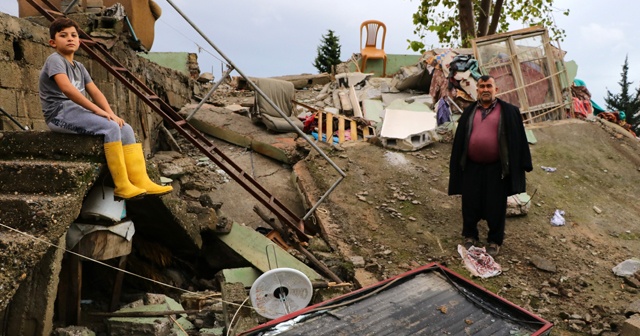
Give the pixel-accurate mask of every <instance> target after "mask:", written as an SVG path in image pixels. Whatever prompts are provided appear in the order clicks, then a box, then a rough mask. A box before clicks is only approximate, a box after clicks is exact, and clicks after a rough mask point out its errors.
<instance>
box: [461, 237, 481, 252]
mask: <svg viewBox="0 0 640 336" xmlns="http://www.w3.org/2000/svg"><path fill="white" fill-rule="evenodd" d="M463 246H464V248H465V250H467V251H468V250H469V249H470V248H471V246H478V241H476V240H475V239H473V238H465V239H464V244H463Z"/></svg>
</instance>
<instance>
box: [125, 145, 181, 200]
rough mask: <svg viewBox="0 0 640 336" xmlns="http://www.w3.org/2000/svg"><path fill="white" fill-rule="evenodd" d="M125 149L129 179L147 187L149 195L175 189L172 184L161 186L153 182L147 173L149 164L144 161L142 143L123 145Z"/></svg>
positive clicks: (139, 186) (138, 185)
mask: <svg viewBox="0 0 640 336" xmlns="http://www.w3.org/2000/svg"><path fill="white" fill-rule="evenodd" d="M122 148H123V150H124V162H125V163H126V166H127V174H129V181H131V183H133V185H135V186H136V187H138V188H142V189H145V190H146V191H147V194H149V195H164V194H166V193H169V192H171V190H173V187H172V186H161V185H157V184H155V183H153V181H151V179H150V178H149V175H147V166H146V165H145V162H144V152H143V151H142V144H140V143H134V144H130V145H125V146H122Z"/></svg>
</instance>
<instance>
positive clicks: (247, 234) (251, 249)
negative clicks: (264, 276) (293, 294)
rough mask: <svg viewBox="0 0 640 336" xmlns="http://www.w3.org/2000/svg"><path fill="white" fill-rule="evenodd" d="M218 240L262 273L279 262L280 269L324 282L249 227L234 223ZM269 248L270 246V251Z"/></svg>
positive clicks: (302, 264)
mask: <svg viewBox="0 0 640 336" xmlns="http://www.w3.org/2000/svg"><path fill="white" fill-rule="evenodd" d="M218 239H220V240H221V241H222V242H223V243H225V244H226V245H227V246H229V247H230V248H231V249H233V250H234V251H236V252H237V253H238V254H240V255H241V256H242V257H243V258H244V259H246V260H247V261H248V262H250V263H251V264H252V265H253V266H255V268H257V269H258V270H260V271H262V272H266V271H269V270H271V269H274V268H276V262H277V265H278V267H288V268H293V269H297V270H298V271H300V272H302V273H304V275H306V276H307V277H308V278H309V280H311V281H321V280H324V278H323V277H322V276H321V275H320V274H318V273H317V272H316V271H314V270H313V269H311V268H310V267H309V266H307V265H305V264H304V263H302V262H301V261H299V260H298V259H296V258H294V257H293V256H292V255H290V254H289V253H287V251H285V250H283V249H282V248H280V247H279V246H277V245H275V244H274V243H273V242H272V241H271V240H269V239H268V238H267V237H265V236H263V235H261V234H260V233H258V232H256V231H255V230H253V229H251V228H249V227H246V226H243V225H240V224H237V223H234V224H233V226H232V228H231V232H229V233H228V234H223V235H218ZM267 246H269V248H268V249H267ZM271 246H273V249H271ZM267 253H270V255H269V258H270V259H269V258H268V257H267ZM269 262H271V265H269Z"/></svg>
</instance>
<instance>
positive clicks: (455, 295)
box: [245, 266, 551, 336]
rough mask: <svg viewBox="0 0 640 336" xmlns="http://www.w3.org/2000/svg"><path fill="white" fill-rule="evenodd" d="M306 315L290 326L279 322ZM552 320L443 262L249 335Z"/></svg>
mask: <svg viewBox="0 0 640 336" xmlns="http://www.w3.org/2000/svg"><path fill="white" fill-rule="evenodd" d="M302 314H304V315H305V316H307V317H306V318H305V319H304V320H302V321H300V322H297V323H295V324H294V325H293V326H292V327H290V328H288V329H287V330H281V331H274V330H276V329H285V328H283V327H282V325H280V327H279V328H274V327H276V326H278V324H280V323H281V322H285V321H291V320H292V319H293V318H295V317H298V318H300V317H299V316H303V315H302ZM550 328H551V324H550V323H548V322H546V321H544V320H542V319H540V318H538V317H536V316H534V315H532V314H530V313H528V312H526V311H524V310H522V309H521V308H519V307H517V306H514V305H512V304H510V303H508V302H507V301H504V300H503V299H501V298H499V297H497V296H495V295H493V294H492V293H489V292H487V291H486V290H483V289H481V288H480V287H478V286H476V285H474V284H472V283H469V282H468V281H466V280H464V279H463V278H461V277H459V276H458V275H457V274H455V273H453V272H450V271H448V270H446V269H444V268H441V267H439V266H433V267H427V268H423V269H419V270H417V271H414V272H409V273H406V274H405V275H402V276H399V277H397V278H394V279H391V280H390V281H386V282H383V283H380V284H378V285H374V286H372V287H369V288H366V289H364V290H360V291H357V292H354V293H350V294H347V295H346V296H343V297H340V298H338V299H336V300H331V301H328V302H325V303H321V304H319V305H316V306H313V307H310V308H308V309H306V310H302V311H300V312H298V313H297V314H295V313H294V314H292V315H289V316H286V317H285V318H283V319H279V320H277V321H273V322H272V323H270V324H268V325H265V326H264V327H262V328H260V327H259V328H256V329H254V331H250V332H248V333H246V334H245V335H264V336H266V335H269V336H270V335H283V336H285V335H287V336H288V335H308V336H320V335H331V336H341V335H350V336H353V335H362V336H364V335H394V336H401V335H436V334H437V335H532V334H540V333H541V332H542V331H548V330H549V329H550Z"/></svg>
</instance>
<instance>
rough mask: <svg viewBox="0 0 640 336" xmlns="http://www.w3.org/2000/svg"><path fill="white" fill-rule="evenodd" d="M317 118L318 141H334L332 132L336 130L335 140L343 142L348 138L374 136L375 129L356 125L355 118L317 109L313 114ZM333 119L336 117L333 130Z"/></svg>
mask: <svg viewBox="0 0 640 336" xmlns="http://www.w3.org/2000/svg"><path fill="white" fill-rule="evenodd" d="M315 117H316V118H317V120H318V138H317V140H318V141H320V142H328V143H332V142H335V139H333V138H334V136H333V134H334V132H335V131H337V133H338V136H337V142H338V143H343V142H345V141H348V140H359V139H360V140H364V141H366V140H367V139H368V138H370V137H372V136H375V134H376V132H375V129H374V128H373V127H371V126H369V125H358V122H356V120H354V119H352V118H349V117H345V116H343V115H340V114H333V113H330V112H326V111H322V110H321V111H318V112H317V113H316V114H315ZM334 119H337V121H338V122H337V125H336V130H335V131H334Z"/></svg>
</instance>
